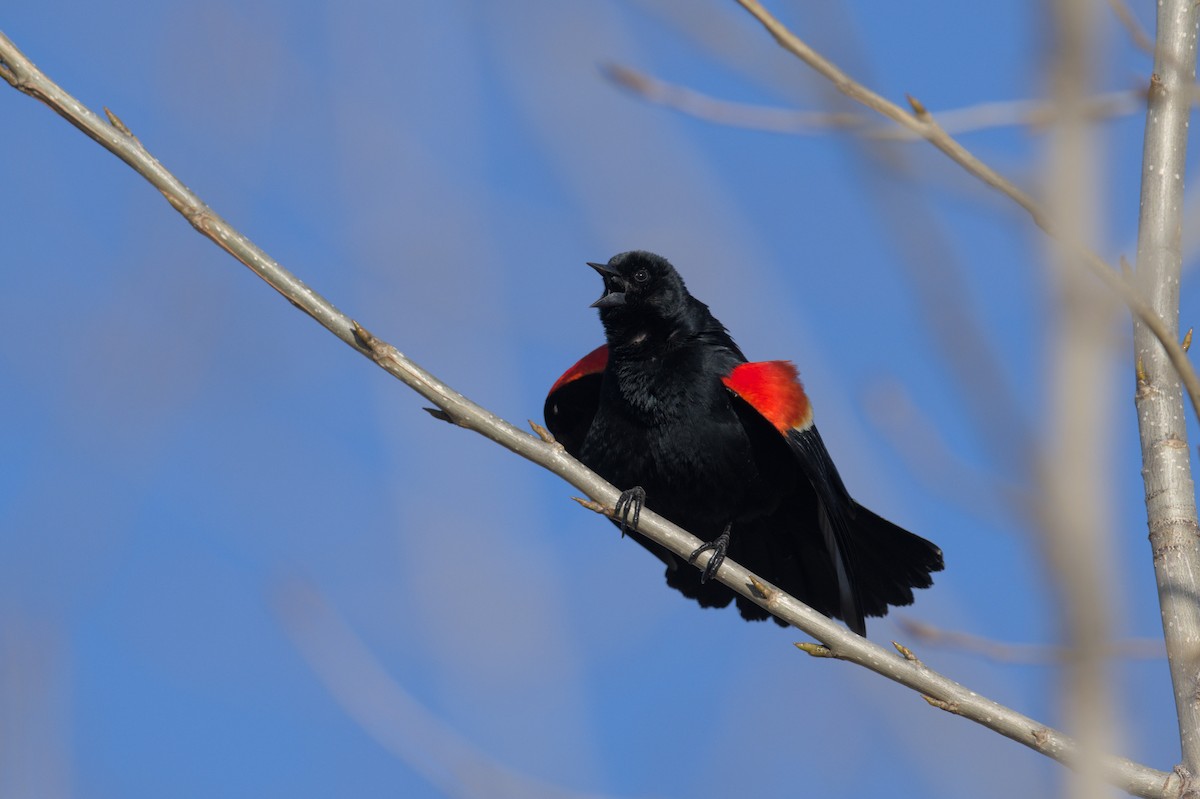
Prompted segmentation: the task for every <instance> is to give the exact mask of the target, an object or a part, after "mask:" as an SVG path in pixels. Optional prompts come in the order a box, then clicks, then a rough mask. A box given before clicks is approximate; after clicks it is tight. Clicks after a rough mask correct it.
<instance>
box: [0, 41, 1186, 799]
mask: <svg viewBox="0 0 1200 799" xmlns="http://www.w3.org/2000/svg"><path fill="white" fill-rule="evenodd" d="M0 62H3V63H4V64H5V65H7V67H6V69H4V70H0V73H2V74H3V75H4V76H5V77H6V78H8V77H11V79H10V80H9V83H11V84H12V85H13V86H14V87H16V88H18V89H20V90H21V91H23V92H25V93H26V94H29V95H31V96H33V97H36V98H38V99H40V100H42V101H43V102H45V103H46V104H47V105H49V106H50V107H51V108H52V109H53V110H54V111H56V112H57V113H58V114H60V115H62V116H63V117H65V118H66V119H68V120H69V121H70V122H71V123H72V124H73V125H75V126H76V127H78V128H80V129H81V130H83V131H84V132H85V133H86V134H87V135H88V136H90V137H91V138H93V139H95V140H96V141H97V142H99V143H100V144H101V145H103V146H104V147H105V148H106V149H108V150H109V151H111V152H112V153H114V154H115V155H117V157H119V158H121V159H122V160H123V161H125V162H126V163H127V164H129V165H130V166H131V167H132V168H133V169H134V170H135V171H136V172H138V173H139V174H141V175H142V176H143V177H145V178H146V179H147V180H148V181H150V183H151V184H152V185H154V186H155V187H156V188H158V189H159V191H161V192H162V193H163V195H164V196H165V197H166V198H167V200H168V202H170V203H171V205H172V206H173V207H175V208H176V210H178V211H179V212H180V213H181V214H183V215H184V217H185V218H187V219H188V221H189V222H191V224H192V225H193V227H195V228H196V230H198V231H199V232H200V233H202V234H203V235H205V236H207V237H208V238H210V239H212V240H213V241H214V242H215V243H216V244H218V246H220V247H221V248H222V249H224V250H225V251H226V252H228V253H229V254H231V255H233V256H234V257H235V258H237V260H239V261H241V262H242V263H243V264H245V265H246V266H247V267H249V268H250V269H251V270H252V271H253V272H254V273H255V274H257V275H258V276H259V277H261V278H263V280H265V281H266V282H267V283H268V284H270V285H271V287H272V288H274V289H275V290H276V291H278V292H279V293H280V294H283V295H284V297H286V298H287V299H288V300H289V301H290V302H292V303H293V304H294V305H296V306H297V307H298V308H300V309H302V310H303V311H305V312H306V313H308V314H309V315H310V316H312V317H313V318H314V319H315V320H317V321H318V322H319V323H320V324H322V325H323V326H324V327H326V328H327V329H328V330H330V332H332V333H333V334H334V335H336V336H337V337H338V338H340V339H342V341H344V342H346V343H347V344H348V345H350V346H351V347H353V348H354V349H355V350H356V351H358V352H360V353H361V354H363V355H366V356H368V357H370V358H372V359H373V360H374V361H375V362H376V363H377V364H378V365H379V366H380V367H381V368H383V369H384V370H386V371H387V372H388V373H389V374H392V375H394V376H395V377H397V378H398V379H399V380H400V381H401V382H403V383H404V384H405V385H407V386H409V387H410V388H412V389H413V390H414V391H416V392H417V393H419V394H420V395H421V396H423V397H425V398H426V399H427V400H429V401H430V402H431V403H433V404H434V405H436V406H437V407H438V408H439V409H441V410H442V411H443V412H444V413H445V414H446V415H447V416H448V417H449V419H450V420H451V421H452V422H454V423H455V424H457V425H459V426H461V427H465V428H467V429H469V430H473V431H475V432H477V433H479V434H481V435H483V436H486V437H487V438H490V439H492V440H493V441H495V442H497V443H498V444H500V445H501V446H503V447H505V448H507V449H509V450H511V451H513V452H515V453H517V454H518V455H520V456H522V457H524V458H526V459H528V460H530V461H532V462H534V463H536V464H538V465H540V466H542V467H543V468H545V469H547V470H548V471H550V472H552V473H554V474H556V475H558V476H560V477H562V478H563V479H564V480H566V481H567V482H568V483H570V484H571V485H572V486H575V487H576V488H578V489H579V490H580V491H583V492H584V493H585V494H587V495H588V496H589V497H592V498H593V499H594V500H596V501H597V502H600V503H602V504H603V505H604V507H606V508H609V509H611V508H612V506H613V504H614V503H615V502H616V501H617V498H618V495H619V492H618V490H617V489H616V488H614V487H613V486H612V485H610V484H609V483H607V482H605V481H604V480H602V479H601V478H600V477H599V476H598V475H596V474H595V473H593V472H591V471H590V470H588V469H587V468H586V467H584V466H583V465H582V464H581V463H579V462H578V461H576V460H575V459H573V458H571V457H570V456H569V455H567V454H566V452H565V451H564V450H563V449H562V447H560V446H558V445H556V444H550V443H548V442H546V441H543V440H541V439H540V438H538V437H536V436H533V435H530V434H527V433H525V432H523V431H522V430H520V429H519V428H517V427H514V426H513V425H511V424H509V423H508V422H506V421H504V420H503V419H500V418H499V417H497V416H495V415H494V414H492V413H491V412H490V411H488V410H486V409H485V408H482V407H480V406H479V405H476V404H475V403H473V402H471V401H470V400H469V399H467V398H466V397H464V396H462V395H461V394H459V393H457V392H456V391H454V390H453V389H451V388H450V387H449V386H447V385H445V384H444V383H442V382H441V381H440V380H438V379H437V378H436V377H434V376H433V375H431V374H430V373H429V372H427V371H425V370H424V369H422V368H421V367H420V366H418V365H417V364H415V363H413V362H412V361H411V360H409V359H408V358H406V357H405V356H404V355H402V354H401V353H400V352H399V351H398V350H397V349H396V348H395V347H393V346H391V345H390V344H387V343H386V342H383V341H381V340H379V339H377V338H375V337H374V336H373V335H371V334H370V333H369V332H368V331H367V330H366V329H365V328H363V327H361V326H360V325H358V324H357V323H355V322H354V321H353V320H351V319H350V318H349V317H347V316H346V315H345V314H343V313H341V312H340V311H338V310H337V308H335V307H334V306H333V305H332V304H331V303H329V301H328V300H326V299H325V298H324V297H322V296H321V295H319V294H317V293H316V292H315V291H313V290H312V289H311V288H309V287H308V286H306V285H304V283H302V282H301V281H300V280H299V279H298V278H296V277H295V276H294V275H292V274H291V273H290V272H288V271H287V270H285V269H284V268H283V267H282V266H280V265H279V264H278V263H276V262H275V261H274V260H272V259H271V258H270V257H269V256H268V255H267V254H266V253H265V252H263V251H262V250H260V249H259V248H258V247H257V246H255V245H254V244H253V243H252V242H251V241H250V240H249V239H248V238H246V237H245V236H243V235H242V234H241V233H239V232H238V231H237V230H236V229H234V228H233V227H231V226H230V225H229V224H228V223H227V222H226V221H225V220H223V219H222V218H221V217H220V216H218V215H217V214H216V213H214V212H213V211H212V210H211V209H210V208H208V206H206V205H205V204H204V203H203V202H202V201H201V200H200V198H199V197H197V196H196V195H195V194H193V193H192V192H191V191H190V190H189V189H188V188H187V187H186V186H184V185H183V183H182V182H181V181H180V180H179V179H178V178H176V177H175V176H174V175H172V174H171V173H170V172H168V171H167V170H166V169H164V168H163V167H162V165H161V164H159V162H158V161H157V160H155V159H154V157H153V156H151V155H150V154H149V152H147V151H146V149H145V148H144V147H143V146H142V145H141V144H140V143H139V142H137V141H135V140H133V139H131V138H130V137H129V136H127V135H125V134H124V133H122V132H121V131H118V130H116V129H115V128H113V127H112V126H111V125H109V124H108V123H107V122H105V121H104V120H102V119H101V118H100V117H98V116H97V115H96V114H95V113H93V112H92V111H90V110H89V109H87V108H85V107H84V106H83V105H82V104H81V103H79V101H78V100H76V99H75V98H73V97H71V96H70V95H69V94H67V93H66V92H65V91H63V90H62V89H61V88H60V87H59V86H58V85H57V84H55V83H54V82H53V81H51V80H50V79H49V78H47V77H46V76H45V75H44V74H43V73H41V72H40V71H39V70H38V69H37V68H36V67H35V66H34V65H33V64H32V63H30V62H29V60H28V59H26V58H25V57H24V56H23V55H22V54H21V52H20V51H19V50H18V49H17V48H16V47H15V46H14V45H13V43H12V42H11V41H10V40H9V39H8V38H7V37H5V36H4V35H3V34H2V33H0ZM1176 346H1178V345H1176ZM638 529H639V532H641V533H642V534H644V535H645V536H646V537H647V538H649V539H650V540H652V541H654V542H656V543H658V544H660V545H662V546H664V547H666V548H667V549H669V550H670V551H672V552H674V553H675V554H677V555H679V556H680V557H682V558H684V559H685V560H686V559H687V557H688V555H689V554H690V553H691V552H692V551H693V550H695V549H696V547H697V546H699V545H700V544H701V543H702V542H701V541H700V540H699V539H698V538H696V537H695V536H693V535H691V534H690V533H688V532H686V531H684V530H682V529H681V528H679V527H678V526H676V525H674V524H672V523H671V522H669V521H667V520H666V519H664V518H662V517H661V516H658V515H657V514H655V513H653V512H651V511H649V510H643V511H642V514H641V520H640V522H639V528H638ZM707 562H708V555H702V556H701V557H700V558H698V559H697V562H696V564H695V565H696V567H697V568H701V569H702V568H704V567H705V566H706V565H707ZM717 579H718V580H720V582H722V583H723V584H725V585H727V586H729V587H730V588H732V589H733V590H735V591H737V592H738V593H739V594H741V595H742V596H744V597H746V598H748V599H750V600H751V601H753V602H755V603H757V604H759V605H760V606H762V607H764V608H766V609H767V610H768V611H769V612H771V613H773V614H774V615H776V616H777V617H779V618H781V619H783V620H784V621H786V622H788V623H789V624H791V625H793V626H795V627H796V628H797V629H799V630H801V631H803V632H805V633H807V634H808V635H811V636H813V637H814V638H816V639H817V640H818V641H820V642H821V643H823V644H824V645H825V646H826V647H827V648H828V649H829V652H830V654H831V655H832V656H833V657H836V658H839V659H842V660H848V661H851V662H853V663H856V664H858V665H860V666H863V667H864V668H867V669H870V670H871V671H874V672H875V673H877V674H880V675H882V676H884V677H887V678H888V679H890V680H893V681H895V682H898V683H900V684H901V685H905V686H908V687H910V688H913V689H914V690H916V691H918V692H920V693H921V694H922V695H924V696H927V697H931V698H932V699H934V700H937V701H938V702H942V703H946V706H948V707H953V708H955V710H954V712H956V713H958V714H959V715H962V716H964V717H965V718H969V719H971V720H972V721H975V722H977V723H978V724H981V725H982V726H985V727H987V728H989V729H992V730H994V731H996V732H998V733H1000V734H1002V735H1004V736H1006V737H1008V738H1011V739H1013V740H1014V741H1017V742H1019V743H1022V744H1024V745H1026V746H1028V747H1031V748H1033V749H1035V750H1036V751H1039V752H1042V753H1043V754H1045V755H1047V756H1048V757H1051V758H1053V759H1055V760H1057V761H1059V762H1061V763H1064V764H1067V765H1072V764H1074V763H1075V762H1077V760H1078V756H1079V749H1078V745H1077V744H1076V742H1075V741H1074V740H1072V739H1071V738H1070V737H1069V736H1067V735H1064V734H1063V733H1061V732H1058V731H1055V730H1051V729H1049V728H1047V727H1045V726H1044V725H1041V724H1039V723H1038V722H1037V721H1035V720H1034V719H1031V718H1029V717H1028V716H1026V715H1024V714H1022V713H1018V712H1017V711H1015V710H1012V709H1011V708H1008V707H1005V706H1003V705H1001V704H999V703H997V702H994V701H992V700H990V699H986V698H984V697H982V696H980V695H979V694H978V693H976V692H974V691H971V690H969V689H967V688H966V687H965V686H963V685H961V684H959V683H957V682H955V681H953V680H951V679H949V678H948V677H945V676H943V675H941V674H938V673H937V672H934V671H932V670H930V669H929V668H927V667H926V666H925V665H924V664H921V663H920V662H918V661H912V660H907V659H905V658H903V657H900V656H898V655H896V654H895V653H894V652H891V651H889V650H887V649H884V648H883V647H880V646H878V645H876V644H874V643H872V642H871V641H869V640H867V639H865V638H862V637H860V636H858V635H855V634H854V633H852V632H850V631H849V630H847V629H846V628H844V627H842V626H841V625H840V624H837V623H836V622H834V621H832V620H831V619H829V618H828V617H826V616H824V615H822V614H820V613H818V612H816V611H815V610H813V609H811V608H809V607H808V606H806V605H803V604H801V603H800V602H799V601H797V600H796V599H795V598H793V597H791V596H789V595H787V594H785V593H783V592H782V591H780V590H779V589H778V588H776V587H774V586H772V585H770V584H769V583H766V582H765V581H763V580H760V579H759V578H757V577H755V576H754V575H752V574H750V573H749V572H748V571H746V569H744V568H742V567H741V566H740V565H738V564H737V563H734V562H733V561H731V560H728V559H726V560H725V562H724V564H723V565H722V567H721V569H720V571H719V572H718V573H717ZM1101 767H1102V770H1103V773H1104V776H1105V779H1107V780H1109V781H1110V782H1111V783H1112V784H1113V785H1115V786H1117V787H1119V788H1121V789H1122V790H1125V791H1126V792H1128V793H1130V794H1133V795H1135V796H1142V797H1148V799H1159V798H1160V797H1175V796H1177V795H1178V794H1179V791H1180V787H1181V784H1182V782H1181V780H1180V777H1179V775H1177V774H1174V773H1169V772H1162V771H1158V770H1156V769H1152V768H1149V767H1147V766H1144V765H1141V764H1139V763H1135V762H1133V761H1131V760H1128V759H1125V758H1120V757H1112V756H1107V757H1104V758H1103V759H1102V760H1101Z"/></svg>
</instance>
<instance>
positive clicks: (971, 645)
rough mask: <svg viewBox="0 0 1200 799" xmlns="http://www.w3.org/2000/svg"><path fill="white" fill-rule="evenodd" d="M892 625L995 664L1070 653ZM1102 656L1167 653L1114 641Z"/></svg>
mask: <svg viewBox="0 0 1200 799" xmlns="http://www.w3.org/2000/svg"><path fill="white" fill-rule="evenodd" d="M895 622H896V626H897V627H899V628H900V629H901V630H903V631H904V633H905V635H908V636H910V637H912V638H915V639H917V640H918V641H920V642H921V644H922V645H924V646H931V647H938V648H941V649H951V650H955V651H958V652H966V653H968V654H972V655H978V656H980V657H982V658H985V659H987V660H992V661H995V662H997V663H1010V664H1014V665H1022V666H1059V665H1062V664H1063V663H1065V662H1066V661H1067V660H1068V659H1069V658H1070V657H1071V650H1070V649H1069V648H1068V647H1065V646H1053V645H1049V644H1019V643H1014V642H1011V641H997V640H995V639H993V638H985V637H983V636H981V635H972V634H971V633H964V632H960V631H958V630H944V629H942V628H941V627H936V626H934V625H932V624H930V623H928V622H924V621H918V620H916V619H910V618H906V617H904V616H896V618H895ZM1105 654H1106V655H1107V656H1108V657H1110V658H1122V659H1125V660H1161V659H1162V658H1164V657H1166V655H1167V650H1166V648H1165V647H1164V646H1163V642H1162V640H1160V639H1158V638H1133V639H1129V640H1125V641H1113V642H1112V643H1111V644H1110V645H1109V648H1108V651H1107V652H1106V653H1105Z"/></svg>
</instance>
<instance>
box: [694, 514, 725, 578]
mask: <svg viewBox="0 0 1200 799" xmlns="http://www.w3.org/2000/svg"><path fill="white" fill-rule="evenodd" d="M730 526H731V525H728V524H727V525H725V530H724V532H722V533H721V534H720V535H719V536H717V537H716V538H714V539H713V540H712V541H709V542H708V543H707V544H702V545H700V546H698V547H696V548H695V549H694V550H693V551H692V554H690V555H688V563H695V562H696V558H698V557H700V553H701V552H707V551H709V550H710V549H711V550H712V555H711V556H709V558H708V563H706V564H704V572H703V573H702V574H701V575H700V582H701V583H707V582H708V581H709V580H711V579H712V578H713V577H715V576H716V574H717V570H718V569H720V568H721V564H722V563H724V562H725V550H727V549H729V528H730Z"/></svg>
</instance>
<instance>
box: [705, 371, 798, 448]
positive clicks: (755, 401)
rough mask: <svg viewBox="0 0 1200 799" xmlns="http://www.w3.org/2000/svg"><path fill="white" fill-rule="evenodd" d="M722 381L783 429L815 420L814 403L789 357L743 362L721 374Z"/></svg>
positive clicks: (777, 426)
mask: <svg viewBox="0 0 1200 799" xmlns="http://www.w3.org/2000/svg"><path fill="white" fill-rule="evenodd" d="M721 382H722V383H724V384H725V385H726V387H728V388H729V390H730V391H732V392H733V393H735V394H737V395H738V396H739V397H741V398H742V399H744V400H745V401H746V402H748V403H750V405H751V406H752V407H753V408H754V410H756V411H758V412H759V413H761V414H762V415H763V416H764V417H765V418H766V419H767V421H769V422H770V423H771V424H773V425H775V427H776V428H777V429H778V430H779V432H781V433H786V432H787V431H788V430H791V429H794V428H795V429H803V428H805V427H808V426H809V425H810V424H812V405H810V404H809V402H808V395H806V394H805V393H804V386H802V385H800V375H799V373H798V372H797V371H796V367H795V366H793V365H792V363H791V362H790V361H760V362H758V363H743V364H740V365H738V366H736V367H734V369H733V371H732V372H730V373H729V375H728V376H727V377H722V378H721Z"/></svg>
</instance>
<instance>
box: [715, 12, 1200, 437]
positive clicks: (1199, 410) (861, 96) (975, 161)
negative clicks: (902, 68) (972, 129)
mask: <svg viewBox="0 0 1200 799" xmlns="http://www.w3.org/2000/svg"><path fill="white" fill-rule="evenodd" d="M737 1H738V3H739V4H740V5H741V6H742V7H743V8H745V9H746V10H747V11H749V12H750V13H751V14H752V15H753V16H754V17H755V19H757V20H758V21H759V22H760V23H762V25H763V27H764V28H766V29H767V32H768V33H770V34H771V35H772V36H773V37H774V38H775V41H777V42H779V45H780V46H781V47H783V48H784V49H785V50H787V51H788V52H790V53H792V54H793V55H795V56H796V57H797V58H799V59H800V60H801V61H803V62H804V63H805V64H807V65H808V66H809V67H811V68H812V69H814V70H816V71H817V72H818V73H819V74H820V75H822V76H823V77H825V78H827V79H828V80H830V81H831V82H832V83H833V85H834V87H835V88H837V90H838V91H840V92H841V93H842V94H845V95H846V96H847V97H849V98H850V99H852V100H854V101H855V102H858V103H861V104H863V105H865V106H866V107H867V108H870V109H871V110H873V111H877V112H878V113H880V114H882V115H883V116H885V117H887V118H888V119H890V120H892V121H893V122H895V123H897V124H899V125H901V126H903V127H905V128H907V129H909V130H911V131H912V132H913V133H915V134H916V135H918V136H920V137H921V138H923V139H925V140H926V141H928V142H929V143H930V144H932V145H933V146H934V147H936V148H938V149H939V150H941V151H942V152H943V153H945V154H946V155H947V156H949V157H950V159H951V160H952V161H954V162H955V163H956V164H958V165H959V166H961V167H962V168H963V169H965V170H967V172H968V173H970V174H971V175H974V176H975V177H976V178H978V179H979V180H982V181H983V182H984V183H986V184H987V185H988V186H991V187H992V188H993V189H995V190H996V191H998V192H1000V193H1001V194H1004V195H1005V196H1007V197H1009V198H1010V199H1011V200H1012V201H1013V202H1015V203H1016V204H1017V205H1019V206H1021V208H1023V209H1024V210H1025V211H1026V213H1028V214H1029V216H1030V217H1031V218H1032V219H1033V222H1034V224H1036V225H1037V226H1038V227H1040V228H1041V229H1042V230H1044V231H1045V232H1046V233H1047V234H1049V235H1050V236H1054V237H1056V238H1061V237H1062V235H1063V234H1062V231H1061V230H1060V229H1058V227H1057V226H1056V225H1055V224H1054V222H1053V221H1052V220H1051V219H1050V218H1049V216H1047V214H1046V212H1045V210H1044V209H1042V207H1041V206H1040V205H1039V204H1038V203H1037V201H1036V200H1034V199H1033V197H1032V196H1031V195H1029V194H1028V193H1026V192H1025V191H1023V190H1021V189H1020V188H1018V187H1017V186H1016V185H1015V184H1013V183H1012V182H1011V181H1010V180H1008V179H1007V178H1005V177H1004V176H1002V175H1001V174H1000V173H998V172H997V171H996V170H994V169H992V168H991V167H990V166H988V165H987V164H985V163H984V162H983V161H981V160H980V159H979V158H978V157H976V156H975V155H974V154H973V153H971V152H970V151H969V150H967V149H966V148H965V147H963V146H962V145H961V144H960V143H959V142H958V141H957V140H956V139H954V137H952V136H950V135H949V134H948V133H946V131H945V130H943V129H942V127H941V125H940V124H938V122H937V121H936V120H935V119H934V118H933V116H932V115H931V114H930V113H929V112H928V110H926V109H925V107H924V106H923V105H921V104H920V102H919V101H917V100H916V99H915V98H912V97H909V98H908V99H909V103H910V105H912V107H913V111H912V112H911V113H910V112H909V111H906V110H904V109H903V108H901V107H900V106H898V105H896V104H895V103H893V102H892V101H890V100H887V99H885V98H884V97H881V96H880V95H878V94H876V93H875V92H873V91H871V90H870V89H868V88H866V87H865V86H863V85H862V84H860V83H858V82H857V81H855V80H854V79H853V78H851V77H850V76H849V75H847V74H846V73H844V72H842V71H841V70H840V69H839V68H838V67H837V66H836V65H835V64H833V62H831V61H829V60H828V59H826V58H825V57H824V56H822V55H821V54H820V53H818V52H817V51H815V50H813V49H812V48H811V47H809V45H808V44H807V43H805V42H804V41H803V40H802V39H800V38H799V37H798V36H796V35H795V34H794V33H792V32H791V31H790V30H788V28H787V26H785V25H784V24H783V23H781V22H780V21H779V20H777V19H776V18H775V17H774V16H772V15H771V13H770V12H768V11H767V10H766V9H765V8H763V6H762V4H761V3H759V2H758V0H737ZM1184 96H1185V97H1186V93H1184ZM1067 243H1068V244H1069V246H1071V247H1073V248H1076V249H1078V250H1079V253H1080V255H1081V256H1082V258H1083V262H1084V264H1085V265H1086V266H1087V268H1088V269H1089V270H1090V271H1091V272H1092V273H1093V274H1095V275H1096V276H1097V277H1099V278H1100V280H1101V281H1102V282H1103V283H1104V284H1105V285H1106V286H1108V287H1109V288H1110V289H1112V290H1113V291H1114V292H1116V294H1117V296H1119V297H1120V298H1121V299H1122V300H1123V301H1124V303H1125V304H1126V305H1127V306H1129V308H1130V310H1132V311H1133V312H1134V314H1135V315H1136V316H1137V317H1138V318H1139V319H1141V321H1142V323H1143V324H1144V325H1145V326H1146V327H1147V328H1149V329H1150V330H1151V331H1153V333H1154V335H1155V336H1157V337H1158V339H1159V341H1161V342H1162V345H1163V347H1164V349H1165V350H1166V353H1167V355H1168V356H1169V357H1170V359H1171V363H1172V364H1173V365H1174V366H1175V369H1176V370H1177V371H1178V372H1179V375H1180V377H1181V378H1182V379H1183V382H1184V385H1185V386H1186V387H1187V391H1188V396H1189V397H1190V398H1191V401H1192V407H1193V410H1194V411H1195V413H1196V415H1197V418H1198V419H1200V375H1197V373H1196V370H1195V369H1193V368H1192V365H1191V362H1190V361H1189V360H1188V358H1187V354H1186V353H1185V352H1184V351H1183V348H1182V347H1180V346H1179V342H1178V341H1177V340H1176V339H1175V337H1174V335H1173V334H1172V332H1171V331H1170V329H1169V328H1168V327H1167V325H1166V323H1165V322H1164V321H1163V318H1162V317H1161V316H1159V315H1158V314H1157V313H1156V312H1155V311H1154V309H1153V308H1152V307H1151V306H1150V305H1149V304H1148V303H1147V302H1146V301H1145V300H1144V299H1142V296H1141V294H1139V293H1138V292H1137V290H1136V289H1134V287H1132V286H1131V285H1129V283H1127V282H1126V281H1125V279H1124V278H1123V277H1122V276H1121V274H1120V273H1119V272H1117V271H1115V270H1114V269H1113V268H1112V267H1111V266H1110V265H1109V264H1108V263H1106V262H1105V261H1104V259H1103V258H1101V257H1100V256H1099V255H1097V254H1096V253H1095V252H1093V251H1092V250H1090V249H1088V248H1087V247H1086V246H1085V245H1084V244H1083V243H1081V242H1073V241H1068V242H1067Z"/></svg>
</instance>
